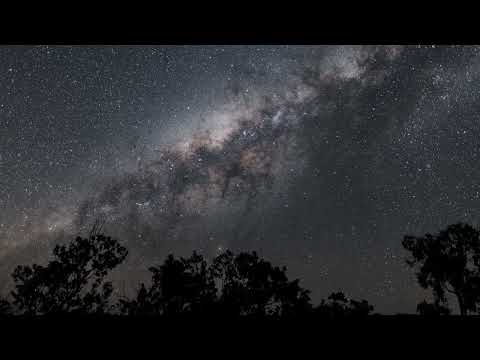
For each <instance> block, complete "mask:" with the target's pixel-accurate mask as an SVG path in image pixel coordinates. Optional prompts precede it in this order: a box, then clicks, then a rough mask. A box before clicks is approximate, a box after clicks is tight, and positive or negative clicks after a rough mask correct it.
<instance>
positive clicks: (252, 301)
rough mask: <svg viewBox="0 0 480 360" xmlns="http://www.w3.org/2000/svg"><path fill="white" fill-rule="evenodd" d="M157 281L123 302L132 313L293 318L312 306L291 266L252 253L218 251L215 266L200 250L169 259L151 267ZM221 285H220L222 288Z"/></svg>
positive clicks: (124, 312)
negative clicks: (289, 275)
mask: <svg viewBox="0 0 480 360" xmlns="http://www.w3.org/2000/svg"><path fill="white" fill-rule="evenodd" d="M150 271H151V272H152V284H151V286H150V287H149V288H148V289H147V288H146V287H145V285H144V284H142V285H141V287H140V289H139V290H138V292H137V294H136V297H135V299H133V300H128V299H122V300H120V310H121V313H123V314H127V315H137V316H139V315H164V316H178V315H196V316H200V315H207V314H208V315H209V316H229V317H238V316H256V317H265V316H277V317H278V316H282V317H285V316H293V315H299V314H302V313H307V312H308V311H309V310H310V309H311V305H310V298H309V296H308V293H309V291H308V290H305V289H302V288H301V287H300V286H299V280H294V281H289V280H288V278H287V276H286V274H285V272H286V268H282V269H280V268H278V267H274V266H272V265H271V264H270V263H269V262H267V261H265V260H263V259H260V258H259V257H258V255H257V254H256V253H255V252H253V253H240V254H238V255H234V254H233V253H232V252H230V251H226V252H225V253H223V254H220V255H218V256H217V257H216V258H215V259H214V260H213V262H212V264H211V265H210V266H208V265H207V262H206V261H205V259H204V258H203V257H202V256H201V255H199V254H197V253H196V252H194V253H193V255H192V256H191V257H189V258H180V259H175V258H174V257H173V255H170V256H168V257H167V259H166V260H165V262H164V263H163V264H162V265H161V266H158V267H151V268H150ZM217 284H218V286H219V289H217Z"/></svg>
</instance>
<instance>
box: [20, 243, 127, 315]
mask: <svg viewBox="0 0 480 360" xmlns="http://www.w3.org/2000/svg"><path fill="white" fill-rule="evenodd" d="M53 255H54V259H53V260H52V261H50V262H49V263H48V265H46V266H42V265H37V264H33V265H32V266H17V267H16V268H15V270H14V272H13V274H12V276H13V279H14V282H15V289H14V291H12V296H13V299H14V300H13V304H14V305H15V306H16V307H17V308H18V310H19V311H20V312H21V313H25V314H27V315H51V314H58V313H66V312H71V313H97V314H98V313H104V312H106V311H107V310H108V307H109V298H110V295H111V294H112V291H113V286H112V283H111V282H108V281H104V279H105V276H106V275H107V274H108V272H109V271H110V270H112V269H113V268H115V267H116V266H117V265H119V264H120V263H121V262H122V261H123V260H124V259H125V257H126V256H127V250H126V248H124V247H123V246H121V245H120V244H119V243H118V242H117V241H116V240H114V239H112V238H110V237H106V236H104V235H97V234H93V235H91V236H90V237H88V238H81V237H77V238H76V239H75V240H74V241H73V242H72V243H70V244H68V246H66V245H56V246H55V248H54V250H53Z"/></svg>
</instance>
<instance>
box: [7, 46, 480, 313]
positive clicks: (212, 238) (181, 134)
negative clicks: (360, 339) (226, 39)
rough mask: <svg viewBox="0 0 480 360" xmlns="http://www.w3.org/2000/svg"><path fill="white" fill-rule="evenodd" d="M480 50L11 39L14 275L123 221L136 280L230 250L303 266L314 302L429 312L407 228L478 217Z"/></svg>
mask: <svg viewBox="0 0 480 360" xmlns="http://www.w3.org/2000/svg"><path fill="white" fill-rule="evenodd" d="M478 50H479V49H478V48H477V47H471V46H470V47H461V46H455V47H440V46H439V47H436V46H223V47H219V46H91V47H81V46H33V47H30V46H3V47H1V48H0V73H1V74H2V76H0V174H1V177H0V265H1V270H2V275H1V276H0V279H1V281H2V284H3V289H4V291H6V290H7V289H8V288H9V286H11V282H10V280H9V274H10V272H11V270H12V268H13V266H14V265H16V264H19V263H21V264H25V263H32V262H45V261H46V260H47V259H48V255H49V251H50V249H51V248H52V246H53V245H54V244H55V243H57V242H61V241H68V240H69V239H71V238H72V236H73V235H76V234H82V235H84V234H86V233H87V232H88V230H89V228H90V227H91V226H92V223H93V222H94V221H95V219H103V220H105V222H106V225H105V231H106V232H107V233H108V234H109V235H113V236H115V237H116V238H118V239H119V240H121V241H122V242H124V243H125V244H126V246H127V247H128V249H129V251H130V254H129V258H128V261H127V262H126V263H125V264H123V265H122V266H121V267H120V268H119V269H117V270H116V271H115V273H114V274H113V276H114V278H115V279H117V280H118V281H120V279H121V282H120V283H119V284H122V286H123V287H124V288H125V287H126V288H127V291H131V290H132V289H134V288H135V286H136V284H137V283H138V281H139V280H143V279H145V276H147V275H148V274H147V272H146V269H147V268H148V266H150V265H152V264H154V263H157V262H159V261H161V260H162V259H163V258H164V257H165V256H166V255H167V254H168V253H170V252H173V253H175V254H177V255H188V254H189V253H190V252H191V251H192V250H194V249H196V250H199V251H201V252H202V253H203V254H204V255H205V256H207V257H209V258H211V257H212V256H214V255H215V254H217V253H218V252H220V251H222V250H223V249H226V248H230V249H232V250H236V251H239V250H257V251H259V252H260V253H261V254H262V255H263V256H264V257H266V258H267V259H269V260H271V261H272V262H274V263H277V264H282V265H287V267H288V269H289V274H290V275H291V277H299V278H301V279H302V284H303V285H304V286H305V287H307V288H309V289H311V290H312V299H313V301H314V302H318V301H319V299H320V298H322V297H325V296H326V295H328V294H329V293H330V292H332V291H337V290H343V291H345V293H346V294H347V295H349V296H352V297H355V298H365V299H367V300H369V301H370V302H372V303H373V304H374V305H375V306H376V310H377V311H380V312H386V313H391V312H414V311H415V307H416V304H417V303H418V302H419V301H421V300H422V299H423V298H424V297H426V296H428V295H427V294H426V293H424V292H423V291H422V290H421V289H419V288H418V286H417V285H416V283H415V280H414V277H413V274H412V272H411V271H410V270H409V269H407V268H406V267H405V264H404V256H405V253H404V252H403V250H402V249H401V244H400V242H401V239H402V237H403V235H405V234H423V233H425V232H436V231H438V230H440V229H441V228H442V227H445V226H446V225H448V224H450V223H453V222H457V221H467V222H470V223H472V224H474V225H477V209H478V207H477V204H478V200H479V197H480V192H479V191H480V185H479V184H478V181H477V179H478V175H479V172H480V168H479V167H478V165H477V163H478V159H477V155H478V147H479V140H478V139H480V126H479V124H480V123H479V119H478V114H479V110H480V101H479V100H480V93H479V90H480V82H479V80H480V56H479V52H478ZM119 287H120V285H119Z"/></svg>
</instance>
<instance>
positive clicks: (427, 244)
mask: <svg viewBox="0 0 480 360" xmlns="http://www.w3.org/2000/svg"><path fill="white" fill-rule="evenodd" d="M402 244H403V246H404V248H405V249H406V250H408V251H409V252H410V254H411V258H410V259H407V264H408V265H409V266H411V267H415V266H418V272H417V279H418V283H419V284H420V286H422V287H423V288H431V289H432V290H433V295H434V298H435V302H436V304H438V306H442V307H448V301H447V297H446V294H447V293H451V294H453V295H455V296H456V298H457V300H458V305H459V308H460V314H461V315H467V314H468V313H469V312H477V311H478V303H479V301H480V233H479V231H478V230H477V229H475V228H473V227H472V226H470V225H468V224H464V223H458V224H454V225H450V226H448V227H447V228H446V229H445V230H443V231H440V233H439V234H438V235H431V234H425V235H424V236H423V237H415V236H405V237H404V239H403V242H402Z"/></svg>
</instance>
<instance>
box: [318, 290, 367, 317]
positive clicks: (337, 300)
mask: <svg viewBox="0 0 480 360" xmlns="http://www.w3.org/2000/svg"><path fill="white" fill-rule="evenodd" d="M373 309H374V308H373V306H372V305H370V304H369V303H368V301H366V300H361V301H357V300H353V299H348V298H347V297H346V296H345V294H344V293H343V292H341V291H339V292H334V293H332V294H330V295H329V296H328V299H327V300H322V302H321V303H320V304H319V305H318V306H317V307H316V308H315V313H316V314H317V315H320V316H321V317H325V318H330V319H338V318H347V317H348V318H350V317H365V316H367V315H370V313H371V312H372V311H373Z"/></svg>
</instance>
